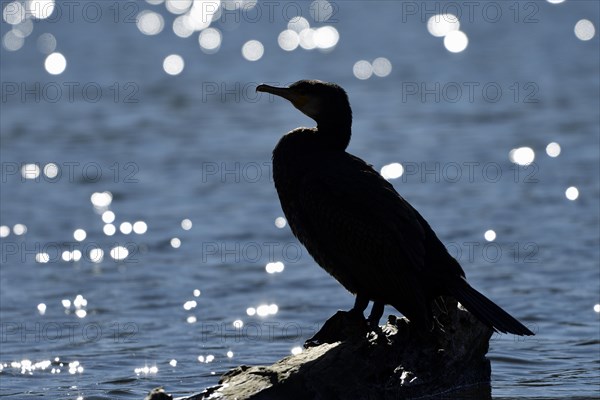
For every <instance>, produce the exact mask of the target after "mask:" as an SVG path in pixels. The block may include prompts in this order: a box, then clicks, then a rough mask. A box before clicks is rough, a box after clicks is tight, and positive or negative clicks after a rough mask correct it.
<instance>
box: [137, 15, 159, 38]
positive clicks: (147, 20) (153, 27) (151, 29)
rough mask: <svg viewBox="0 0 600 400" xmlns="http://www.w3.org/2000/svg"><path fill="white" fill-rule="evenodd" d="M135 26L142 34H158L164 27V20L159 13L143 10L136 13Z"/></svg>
mask: <svg viewBox="0 0 600 400" xmlns="http://www.w3.org/2000/svg"><path fill="white" fill-rule="evenodd" d="M137 27H138V29H139V30H140V32H142V33H143V34H144V35H158V34H159V33H160V32H162V30H163V28H164V27H165V20H164V19H163V17H162V15H160V14H159V13H156V12H154V11H150V10H144V11H141V12H140V13H139V14H138V15H137Z"/></svg>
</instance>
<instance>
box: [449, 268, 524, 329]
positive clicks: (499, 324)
mask: <svg viewBox="0 0 600 400" xmlns="http://www.w3.org/2000/svg"><path fill="white" fill-rule="evenodd" d="M452 292H453V293H452V295H453V296H454V297H455V298H456V300H458V301H459V302H460V303H461V304H462V305H463V306H464V307H465V308H466V309H467V310H469V312H470V313H471V314H473V315H474V316H475V317H476V318H477V319H478V320H479V321H481V322H483V323H484V324H485V325H488V326H490V327H492V328H494V330H496V331H497V332H502V333H513V334H515V335H520V336H532V335H534V333H533V332H531V331H530V330H529V329H527V327H526V326H525V325H523V324H522V323H520V322H519V321H517V319H516V318H514V317H513V316H512V315H510V314H509V313H507V312H506V311H504V310H503V309H502V308H500V307H499V306H498V305H496V304H495V303H494V302H493V301H491V300H490V299H488V298H487V297H485V296H484V295H482V294H481V293H479V292H478V291H477V290H475V289H474V288H473V287H471V286H470V285H469V284H468V283H467V281H466V280H464V279H462V278H461V279H460V280H459V281H457V283H456V284H455V285H453V290H452Z"/></svg>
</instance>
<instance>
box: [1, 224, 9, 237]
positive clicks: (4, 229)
mask: <svg viewBox="0 0 600 400" xmlns="http://www.w3.org/2000/svg"><path fill="white" fill-rule="evenodd" d="M8 235H10V227H8V226H6V225H2V226H0V238H5V237H7V236H8Z"/></svg>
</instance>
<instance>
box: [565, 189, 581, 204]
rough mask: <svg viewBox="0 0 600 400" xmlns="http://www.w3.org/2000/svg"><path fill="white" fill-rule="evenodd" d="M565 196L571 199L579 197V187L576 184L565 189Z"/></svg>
mask: <svg viewBox="0 0 600 400" xmlns="http://www.w3.org/2000/svg"><path fill="white" fill-rule="evenodd" d="M565 196H566V197H567V199H569V200H571V201H574V200H577V198H578V197H579V189H577V188H576V187H575V186H571V187H569V188H568V189H567V190H565Z"/></svg>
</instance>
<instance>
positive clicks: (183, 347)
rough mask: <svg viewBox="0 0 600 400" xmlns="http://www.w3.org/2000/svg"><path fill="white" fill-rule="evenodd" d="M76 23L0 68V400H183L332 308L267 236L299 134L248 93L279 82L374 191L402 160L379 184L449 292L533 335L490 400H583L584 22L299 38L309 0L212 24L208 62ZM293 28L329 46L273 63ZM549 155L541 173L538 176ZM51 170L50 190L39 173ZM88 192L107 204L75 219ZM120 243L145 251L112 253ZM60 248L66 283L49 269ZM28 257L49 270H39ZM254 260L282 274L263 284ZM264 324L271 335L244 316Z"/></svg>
mask: <svg viewBox="0 0 600 400" xmlns="http://www.w3.org/2000/svg"><path fill="white" fill-rule="evenodd" d="M75 3H77V2H75ZM88 3H93V4H95V5H96V6H97V7H98V9H100V10H101V11H102V12H103V14H102V18H100V19H99V20H98V21H97V22H94V21H93V18H91V17H90V15H92V14H88V15H87V16H86V14H84V13H83V6H84V4H83V3H81V4H80V3H77V5H79V6H80V8H77V7H75V8H74V9H73V18H70V17H69V14H68V12H67V11H68V10H65V8H64V7H66V6H63V8H62V12H63V14H62V16H61V17H60V18H55V19H54V20H52V21H49V20H46V21H36V22H35V23H34V30H33V33H31V35H29V36H28V37H27V38H26V39H25V43H24V45H23V47H22V48H21V49H20V50H18V51H15V52H12V51H8V50H6V49H4V48H3V49H2V50H1V61H0V66H1V75H2V76H1V80H2V96H3V97H2V103H1V118H0V121H1V122H0V128H1V131H0V139H1V149H0V156H1V165H2V181H1V185H2V186H1V193H0V200H1V208H0V219H1V221H0V225H2V226H3V227H5V228H2V229H4V230H5V232H4V234H3V237H2V238H0V243H1V245H2V248H1V252H2V256H1V264H0V319H1V324H0V325H1V330H0V346H1V347H0V365H1V366H2V368H1V369H0V389H1V394H0V396H2V397H7V398H11V399H21V398H24V397H28V396H32V397H36V396H37V397H40V396H48V397H50V398H61V399H116V398H119V399H120V398H123V399H140V398H142V397H143V396H144V395H145V394H146V393H147V392H148V390H150V389H151V388H153V387H155V386H158V385H164V386H165V387H166V389H167V390H168V391H169V392H172V393H174V394H176V395H179V396H182V395H185V394H190V393H194V392H197V391H200V390H201V389H203V388H204V387H206V386H210V385H213V384H215V383H216V382H217V381H218V376H219V375H220V374H222V373H224V372H225V371H227V370H228V369H229V368H232V367H234V366H237V365H240V364H251V365H253V364H254V365H255V364H268V363H272V362H274V361H276V360H278V359H280V358H282V357H284V356H287V355H289V354H290V352H291V350H292V348H294V347H297V346H301V344H302V343H303V342H304V340H306V339H307V338H308V337H310V336H311V335H312V333H314V331H315V330H316V329H318V328H319V326H320V324H321V323H322V322H324V321H325V320H326V319H327V318H328V317H329V316H331V315H332V314H333V313H334V312H335V311H336V310H337V309H348V308H349V307H350V306H351V305H352V302H353V298H352V296H351V295H350V294H349V293H347V292H345V291H344V289H343V288H342V287H341V286H340V285H339V284H338V283H337V282H336V281H335V280H334V279H332V278H330V277H329V276H328V275H327V274H326V273H325V272H323V271H322V270H321V269H320V268H319V267H317V266H316V265H315V263H314V261H313V260H312V259H311V257H310V256H309V255H308V254H307V253H306V251H305V250H304V249H303V248H302V247H301V246H300V245H299V244H298V242H297V241H296V240H295V238H294V237H293V236H292V234H291V232H290V230H289V227H287V226H285V227H283V228H278V227H277V226H276V225H275V220H276V218H278V217H281V216H282V211H281V209H280V206H279V203H278V199H277V195H276V192H275V189H274V187H273V183H272V179H271V176H270V173H271V170H270V152H271V150H272V148H273V147H274V145H275V143H276V142H277V140H278V139H279V137H280V136H281V135H282V134H283V133H285V132H287V131H289V130H291V129H293V128H295V127H297V126H300V125H310V124H311V123H312V122H311V121H310V120H309V119H308V118H306V117H305V116H303V115H301V114H300V113H299V112H298V111H297V110H295V109H293V107H291V106H290V105H289V104H287V103H286V102H285V101H283V100H281V99H274V98H271V97H268V96H266V95H262V96H257V95H255V93H254V87H255V86H256V84H257V83H260V82H271V83H274V84H286V83H289V82H292V81H295V80H297V79H300V78H318V79H322V80H328V81H335V82H337V83H339V84H340V85H342V86H343V87H344V88H345V89H346V90H347V91H348V93H349V96H350V100H351V103H352V105H353V110H354V118H355V122H354V126H353V135H354V136H353V139H352V142H351V144H350V147H349V151H350V152H352V153H354V154H356V155H358V156H360V157H361V158H364V159H365V160H368V161H369V162H370V163H372V164H373V165H374V167H375V168H376V169H378V170H379V169H381V168H382V167H383V166H384V165H387V164H390V163H394V162H397V163H401V164H402V165H403V167H404V174H403V175H402V176H401V177H399V178H397V179H394V180H392V182H393V183H394V185H395V187H396V188H397V190H398V191H399V192H400V193H401V194H402V195H403V196H404V197H405V198H406V199H408V200H409V201H410V202H411V203H412V204H413V205H414V206H415V207H416V208H417V209H418V210H420V212H421V213H422V214H423V215H424V216H425V217H426V218H427V219H428V220H429V222H430V224H431V225H432V227H433V228H434V229H435V230H436V232H437V233H438V235H439V236H440V238H441V239H442V240H443V241H444V242H445V243H446V245H447V246H448V248H449V249H450V251H451V252H452V254H454V255H455V256H456V257H457V258H458V259H459V260H460V262H461V264H462V265H463V267H464V269H465V271H466V273H467V277H468V279H469V280H470V282H471V283H472V284H473V285H474V286H475V287H477V288H478V289H479V290H481V291H482V292H484V293H485V294H487V295H488V296H489V297H491V298H492V299H493V300H494V301H496V302H497V303H498V304H500V305H501V306H503V307H504V308H506V309H507V310H509V311H510V312H511V313H512V314H513V315H515V316H517V317H518V318H519V319H520V320H521V321H523V322H524V323H525V324H526V325H528V326H529V327H530V328H531V329H533V330H534V331H535V332H536V333H537V335H536V336H535V337H531V338H516V337H513V336H510V335H504V336H495V337H494V338H493V341H492V343H491V348H490V352H489V357H490V359H491V360H492V371H493V382H492V387H493V395H494V398H497V399H504V398H527V399H532V398H552V399H557V398H569V397H573V396H580V397H583V398H598V397H599V396H600V393H599V390H600V332H599V329H600V325H599V322H600V312H599V311H600V305H598V304H600V270H599V260H600V250H599V249H600V246H599V244H600V236H599V229H598V227H599V214H600V211H599V208H600V207H599V198H600V181H599V175H598V171H599V170H600V150H599V136H600V123H599V114H598V110H599V90H600V79H599V76H600V74H599V71H600V65H599V61H600V56H599V47H600V46H599V45H598V40H599V39H598V33H597V32H596V33H595V36H594V37H593V38H592V39H591V40H589V41H582V40H579V39H578V38H577V37H576V36H575V34H574V26H575V24H576V23H577V21H579V20H581V19H587V20H589V21H591V22H592V23H593V25H594V26H595V28H596V30H597V29H598V28H599V26H600V11H599V10H600V8H599V7H600V6H599V3H597V2H592V1H575V0H572V1H566V2H564V3H562V4H550V3H548V2H545V1H538V2H527V3H526V2H506V3H504V2H502V3H500V2H471V6H467V5H466V4H463V3H460V4H459V3H452V4H453V5H454V7H455V8H454V9H450V8H445V7H449V6H448V3H444V2H439V3H438V2H425V3H421V2H403V3H395V2H359V1H355V2H339V3H334V4H333V6H334V8H333V9H334V11H335V12H334V15H333V16H332V17H331V18H330V20H329V21H326V22H315V21H314V20H313V19H312V17H311V15H310V13H309V6H310V3H309V2H296V3H291V2H290V3H278V2H275V3H271V6H268V5H266V4H263V3H259V5H258V6H257V7H255V8H254V9H250V8H248V9H246V11H237V13H238V14H237V16H238V17H239V18H234V17H235V16H236V12H231V14H227V16H226V17H222V18H221V20H220V21H216V22H214V23H213V24H212V26H214V27H217V28H218V29H220V30H221V32H222V37H223V41H222V44H221V46H220V49H219V51H218V52H216V53H214V54H205V53H204V52H202V51H201V50H200V47H199V45H198V39H197V36H198V34H197V33H196V34H194V35H192V36H191V37H189V38H187V39H183V38H179V37H177V36H175V35H174V34H173V32H172V30H171V23H172V21H173V18H174V17H173V16H172V15H171V14H170V13H169V12H168V11H167V10H166V9H165V5H164V4H161V5H150V4H148V3H146V2H143V1H138V2H124V3H121V4H119V5H118V6H115V3H113V2H88ZM4 7H7V2H3V8H4ZM269 7H271V8H269ZM456 7H458V8H456ZM257 8H258V9H259V10H261V13H260V14H257V13H252V14H251V13H250V10H254V11H256V9H257ZM144 9H151V10H154V11H156V12H159V13H161V14H162V15H163V16H164V19H165V28H164V30H163V31H162V33H160V34H159V35H156V36H146V35H143V34H142V33H140V31H139V30H138V28H137V27H136V24H135V23H132V22H131V21H129V19H128V16H129V14H130V13H132V12H136V13H137V12H138V11H141V10H144ZM456 10H458V11H461V12H462V14H461V16H460V21H461V30H462V31H464V32H465V33H466V34H467V35H468V38H469V44H468V47H467V49H466V50H464V51H463V52H460V53H456V54H454V53H450V52H449V51H447V50H446V49H445V48H444V45H443V39H442V38H438V37H433V36H432V35H431V34H429V32H428V31H427V27H426V23H427V19H428V18H429V16H431V15H432V13H436V12H444V11H447V12H456ZM484 10H485V11H484ZM498 10H500V13H501V14H495V11H498ZM92 11H93V10H88V12H90V13H91V12H92ZM117 11H118V12H117ZM55 12H56V11H55ZM298 12H300V13H301V14H302V15H304V16H305V17H306V18H307V20H308V21H309V22H311V24H312V25H313V26H316V27H319V26H325V25H330V26H333V27H335V28H336V29H337V31H338V32H339V35H340V39H339V43H338V44H337V46H336V47H335V48H334V49H333V50H332V51H329V52H323V51H319V50H312V51H307V50H303V49H300V48H298V49H297V50H295V51H293V52H285V51H283V50H282V49H280V48H279V46H278V45H277V35H278V34H279V32H281V31H282V30H283V29H285V27H286V24H287V18H286V17H292V16H294V15H297V14H298ZM134 15H135V14H134ZM115 19H116V22H115ZM236 19H237V21H236ZM10 28H11V27H10V25H8V24H7V23H5V22H2V27H1V29H2V31H1V33H2V35H4V34H5V33H6V32H8V31H9V30H10ZM46 32H48V33H52V34H53V35H54V36H55V37H56V40H57V43H58V46H57V48H56V51H58V52H60V53H62V54H63V55H64V56H65V58H66V59H67V68H66V70H65V71H64V72H62V73H61V74H60V75H56V76H54V75H50V74H49V73H48V72H46V70H45V68H44V58H45V55H44V54H42V53H40V51H38V49H37V47H36V40H37V37H38V36H39V35H41V34H42V33H46ZM250 39H256V40H259V41H261V42H262V43H263V45H264V55H263V57H262V58H261V59H260V60H258V61H255V62H250V61H247V60H245V59H244V58H243V57H242V54H241V50H240V49H241V48H242V45H243V44H244V43H245V42H246V41H248V40H250ZM173 53H175V54H179V55H181V56H182V57H183V59H184V60H185V68H184V70H183V72H182V73H181V74H179V75H176V76H170V75H167V74H166V73H165V72H164V70H163V68H162V63H163V59H164V58H165V57H166V56H167V55H169V54H173ZM377 57H385V58H387V59H388V60H389V61H390V62H391V64H392V71H391V74H389V75H388V76H386V77H378V76H375V75H373V76H372V77H370V78H369V79H366V80H360V79H357V78H356V77H355V76H354V75H353V65H354V64H355V63H356V62H357V61H359V60H367V61H373V60H374V59H375V58H377ZM36 84H38V85H39V90H38V91H37V92H36V90H35V85H36ZM70 87H71V88H74V89H73V92H72V94H73V97H70V93H69V88H70ZM84 87H85V88H87V89H86V90H89V92H86V91H84ZM457 87H458V88H459V89H460V91H457V89H456V88H457ZM15 88H16V92H15ZM32 88H33V89H32ZM56 88H59V89H60V90H59V91H58V92H51V90H56ZM98 88H99V89H100V92H99V94H100V96H99V98H98V95H97V94H96V92H94V90H96V91H97V89H98ZM471 89H472V92H471ZM498 90H499V91H498ZM36 93H37V94H36ZM57 93H58V94H57ZM471 95H472V96H471ZM96 99H97V101H96ZM551 142H557V143H558V144H559V145H560V147H561V152H560V155H559V156H558V157H549V156H548V155H547V154H546V146H547V145H548V144H549V143H551ZM519 147H528V148H531V150H533V152H534V154H535V159H534V162H533V163H532V164H530V165H529V166H519V165H517V164H515V163H512V162H511V161H510V159H509V152H510V151H511V149H514V148H519ZM49 163H53V164H55V165H56V168H57V170H58V171H59V172H60V173H59V175H57V176H56V177H54V178H49V177H48V176H47V175H44V173H43V172H44V168H45V167H46V166H47V165H48V164H49ZM26 164H37V165H38V166H39V167H40V168H41V170H42V171H41V172H40V174H39V175H37V174H36V172H35V167H34V166H25V165H26ZM22 168H25V171H24V172H23V171H22ZM48 168H50V170H49V171H51V170H52V168H55V167H52V166H51V167H48ZM24 175H25V176H27V177H29V178H32V179H26V177H24ZM36 175H37V178H35V176H36ZM50 176H52V174H50ZM569 187H576V188H577V190H578V197H577V198H576V199H574V200H569V199H568V198H567V197H566V195H565V191H566V190H567V188H569ZM102 192H110V194H111V196H112V197H111V198H112V202H111V203H110V204H109V205H108V206H107V207H104V208H103V207H95V206H94V205H93V204H92V201H91V196H92V194H93V193H102ZM107 210H110V211H112V212H114V214H115V216H116V219H115V221H114V222H113V225H115V227H116V229H117V232H116V233H115V234H114V235H112V236H109V235H107V234H106V233H105V232H104V231H103V229H104V225H105V223H104V222H103V221H102V213H103V212H105V211H107ZM105 216H106V215H105ZM185 219H189V220H190V221H191V222H192V227H191V229H188V230H186V229H183V227H182V221H183V220H185ZM136 221H143V222H144V223H145V224H146V226H147V231H145V232H144V233H139V234H138V233H135V232H133V233H129V234H125V233H122V232H121V231H119V227H120V224H121V223H122V222H130V223H132V224H133V223H134V222H136ZM18 224H22V225H25V227H26V233H23V234H17V233H22V232H20V229H19V228H21V230H23V228H22V227H20V226H17V227H16V228H15V225H18ZM137 226H138V227H139V226H140V224H138V225H137ZM7 228H8V229H10V232H9V233H7V232H6V229H7ZM126 228H127V227H126V226H125V227H124V229H125V232H127V230H126ZM77 229H83V230H85V232H86V237H85V239H83V241H81V242H78V241H76V240H75V239H74V236H73V234H74V231H75V230H77ZM488 230H493V231H494V232H495V234H496V237H495V239H493V241H487V240H486V239H485V238H484V233H485V232H486V231H488ZM142 231H143V229H142ZM142 231H140V232H142ZM174 238H175V239H179V243H180V245H179V247H174V246H173V245H175V246H177V240H172V239H174ZM119 245H120V246H123V247H124V248H125V249H127V250H128V253H129V254H128V256H127V257H126V258H125V259H124V260H120V261H117V260H115V259H114V258H112V257H111V256H110V254H109V253H110V250H111V249H113V248H115V247H116V246H119ZM96 248H100V249H102V250H103V259H102V261H100V262H94V261H93V260H92V257H90V254H89V253H90V251H91V250H92V249H96ZM75 249H78V250H80V251H81V254H82V255H81V258H80V259H79V260H78V261H65V260H63V258H62V253H63V251H68V252H71V251H73V250H75ZM41 253H47V257H48V262H45V263H41V262H38V261H36V255H37V256H38V258H39V257H40V256H39V254H41ZM123 254H124V253H123V251H122V250H121V255H123ZM96 255H97V253H96ZM68 257H69V253H67V254H66V256H65V258H67V259H68ZM96 261H98V260H96ZM270 262H282V263H283V264H284V267H285V268H284V270H283V271H282V272H278V273H268V272H267V271H266V268H265V267H266V265H267V263H270ZM195 291H196V292H195ZM78 296H81V297H78ZM63 300H68V301H69V302H70V304H69V303H68V302H66V301H64V302H63ZM192 301H195V303H193V302H192ZM188 302H189V303H188ZM74 303H77V306H75V304H74ZM184 305H185V307H184ZM261 305H276V306H277V309H276V310H275V309H274V307H271V309H270V311H272V312H274V311H276V312H274V313H272V314H269V315H266V316H258V315H252V316H251V315H248V312H247V309H248V308H255V309H256V308H258V307H259V306H261ZM44 306H45V307H44ZM594 307H596V310H595V309H594ZM186 308H187V309H186ZM41 310H43V312H42V311H41ZM264 310H269V309H268V308H266V307H262V308H259V311H261V313H262V311H264ZM386 312H387V313H396V314H397V312H396V311H395V310H393V309H388V310H386ZM238 320H239V321H241V323H242V324H243V325H238V327H237V328H236V327H235V326H234V321H238ZM236 324H239V322H236ZM228 352H229V353H228ZM69 363H70V365H69Z"/></svg>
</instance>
